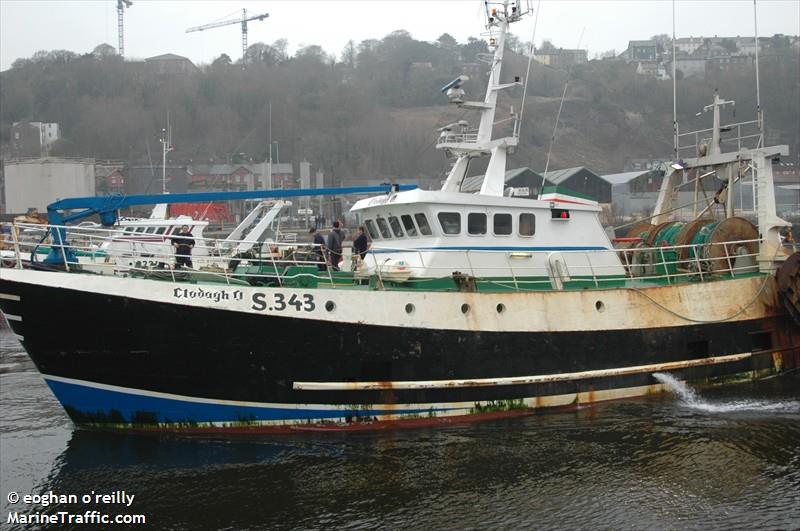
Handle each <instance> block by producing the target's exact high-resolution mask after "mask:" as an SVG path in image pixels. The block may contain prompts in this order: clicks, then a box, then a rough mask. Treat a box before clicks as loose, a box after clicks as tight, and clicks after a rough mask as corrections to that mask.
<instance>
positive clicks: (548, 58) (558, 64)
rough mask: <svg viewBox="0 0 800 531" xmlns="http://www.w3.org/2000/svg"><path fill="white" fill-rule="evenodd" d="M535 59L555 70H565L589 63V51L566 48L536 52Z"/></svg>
mask: <svg viewBox="0 0 800 531" xmlns="http://www.w3.org/2000/svg"><path fill="white" fill-rule="evenodd" d="M533 59H534V60H535V61H536V62H538V63H541V64H543V65H548V66H552V67H553V68H564V67H570V66H572V65H582V64H585V63H588V62H589V56H588V52H587V50H568V49H566V48H559V49H557V50H536V53H535V55H534V56H533Z"/></svg>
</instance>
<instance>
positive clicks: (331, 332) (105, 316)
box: [0, 280, 789, 427]
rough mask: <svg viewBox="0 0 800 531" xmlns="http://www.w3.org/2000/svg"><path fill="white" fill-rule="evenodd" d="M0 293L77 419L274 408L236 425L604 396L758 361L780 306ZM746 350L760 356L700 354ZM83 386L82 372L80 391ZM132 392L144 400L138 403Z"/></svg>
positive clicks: (155, 421)
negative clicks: (518, 317)
mask: <svg viewBox="0 0 800 531" xmlns="http://www.w3.org/2000/svg"><path fill="white" fill-rule="evenodd" d="M0 292H2V293H5V294H12V296H16V297H19V300H9V299H8V298H6V299H2V300H0V308H2V310H3V311H4V312H5V313H6V314H10V315H17V316H24V318H23V319H20V320H18V321H15V320H9V324H10V325H11V327H12V329H13V330H14V332H15V333H17V334H18V335H20V336H22V337H23V338H24V339H23V344H24V346H25V349H26V350H27V352H28V353H29V355H30V356H31V358H32V360H33V361H34V363H35V364H36V366H37V367H38V369H39V371H40V372H41V373H42V374H43V375H45V378H46V379H47V381H48V384H49V385H50V386H51V388H52V389H53V391H54V393H55V394H56V396H57V397H58V398H59V400H61V402H62V404H63V405H64V406H65V408H66V409H67V411H68V412H69V413H70V415H71V416H72V418H73V420H75V421H76V422H78V423H90V424H113V425H136V424H141V425H152V426H159V425H165V424H169V423H183V424H184V425H186V426H188V427H196V426H202V425H206V424H208V425H209V426H214V425H222V424H225V425H230V424H231V422H232V421H231V418H229V417H230V412H228V413H225V414H221V413H209V414H208V416H207V418H203V417H204V416H205V415H206V414H205V413H203V412H202V411H201V410H199V409H197V408H194V409H192V408H189V409H188V410H182V409H181V407H179V406H175V404H174V403H172V402H170V403H171V404H172V406H171V407H170V409H169V411H170V412H171V413H170V414H169V415H166V414H162V413H160V412H159V411H158V409H159V408H160V407H162V405H163V403H161V402H157V401H158V400H167V401H173V402H174V401H176V400H177V401H181V400H182V398H181V397H183V398H187V399H188V398H191V399H200V400H202V401H203V402H202V403H203V404H212V405H213V404H216V403H218V402H219V403H222V402H225V404H228V402H227V401H232V402H237V403H238V402H241V403H246V405H247V407H250V406H252V405H253V404H264V405H265V407H267V409H269V407H271V406H267V405H272V406H274V405H279V406H280V407H281V408H283V409H281V410H280V412H279V413H277V414H275V415H273V414H272V413H270V414H266V413H265V414H263V415H262V414H261V413H259V412H258V411H257V410H255V409H254V410H248V409H246V408H245V409H243V410H242V411H244V413H242V412H239V413H236V414H235V415H234V417H233V420H234V421H235V422H240V423H242V424H245V425H246V424H250V425H253V424H258V423H261V422H262V421H264V422H267V423H274V424H285V423H293V422H306V423H307V422H312V423H313V422H316V421H320V420H321V421H324V420H325V419H329V420H331V421H332V422H335V423H341V422H345V423H346V422H350V421H353V420H359V419H361V420H375V419H376V418H377V417H380V416H382V415H397V416H408V417H411V418H419V417H420V416H428V417H437V416H439V415H440V413H442V412H445V411H447V410H451V409H452V414H457V413H458V411H456V410H457V409H458V410H459V411H461V412H464V411H463V407H461V408H460V409H459V408H448V407H445V406H443V407H442V408H439V407H438V406H439V405H447V404H454V403H471V404H474V407H472V408H470V410H469V411H468V412H466V413H487V412H500V411H509V410H512V409H524V406H525V404H523V403H522V402H520V400H521V399H523V398H524V399H532V398H534V399H535V398H537V397H543V398H544V397H554V396H568V395H575V394H578V393H592V394H598V397H599V399H603V398H601V397H603V396H605V395H603V393H604V392H607V391H613V390H622V389H633V388H645V387H647V386H654V385H655V384H657V382H656V381H655V380H654V379H653V377H652V372H649V371H640V372H636V371H633V372H629V373H623V374H607V373H606V372H607V371H609V370H611V369H618V368H625V367H636V366H643V365H659V364H668V363H682V362H687V365H686V367H677V368H676V370H674V371H673V372H675V373H676V374H678V375H681V376H683V377H685V378H687V379H689V380H692V381H697V380H705V379H713V378H718V377H725V376H731V375H740V374H742V373H751V374H752V371H756V372H758V371H764V372H769V371H771V370H772V369H773V358H772V356H771V355H770V351H772V350H775V349H779V348H780V347H781V344H780V343H781V341H782V340H781V338H780V337H779V332H780V331H781V330H783V329H784V327H788V326H789V325H788V321H786V320H785V319H784V318H783V317H764V318H760V319H753V320H747V321H738V322H732V323H731V322H722V323H714V324H703V325H691V326H684V327H664V328H646V329H628V330H610V331H603V332H576V331H571V332H472V331H460V330H432V329H422V328H406V327H388V326H374V325H366V324H350V323H336V322H330V321H321V320H309V319H305V320H302V319H295V318H291V317H282V316H272V315H259V314H248V313H242V312H234V311H228V310H220V309H213V308H202V307H196V306H182V305H177V304H165V303H157V302H151V301H145V300H139V299H134V298H128V297H118V296H108V295H100V294H95V293H87V292H82V291H77V290H70V289H61V288H52V287H42V286H36V285H32V284H26V283H18V282H11V281H7V280H0ZM66 309H69V310H66ZM750 352H756V353H762V354H763V355H759V354H756V355H750V356H747V357H744V358H742V359H738V358H737V359H731V360H730V361H726V362H720V363H710V362H709V363H707V364H706V363H705V360H710V359H712V358H725V357H732V356H734V355H737V354H741V353H750ZM692 362H695V363H692ZM586 372H588V373H589V374H587V375H583V376H576V377H574V378H569V379H558V378H554V379H551V380H552V381H536V382H531V383H522V384H516V385H479V386H478V385H476V386H471V385H454V386H440V387H435V388H393V387H392V385H391V384H390V383H387V384H386V385H385V386H383V387H381V388H379V389H356V390H351V389H344V390H342V389H328V390H325V389H323V390H305V389H297V388H296V385H295V383H296V382H345V383H347V382H352V383H354V385H355V384H357V383H359V382H398V381H405V382H408V381H411V382H415V381H442V380H474V379H491V378H504V377H521V376H540V375H560V374H564V373H586ZM84 384H90V387H91V391H90V390H89V388H88V387H85V386H84ZM140 392H145V393H144V394H145V395H146V396H147V399H148V401H146V402H147V403H144V404H135V405H134V404H133V402H136V401H137V400H136V396H140ZM643 392H644V391H643ZM93 393H99V394H96V396H95V395H94V394H93ZM108 393H117V394H120V393H122V394H127V395H126V396H127V399H126V400H127V402H126V401H122V402H121V403H123V402H124V404H128V405H127V406H125V405H123V406H120V407H116V408H107V407H105V406H104V405H103V404H102V403H101V402H102V401H104V400H106V401H107V400H110V401H111V402H114V401H115V400H117V398H119V397H118V396H117V395H114V398H113V399H111V398H110V397H109V396H107V394H108ZM640 394H641V393H640ZM607 396H608V397H609V398H614V397H619V395H614V394H613V393H607ZM120 400H121V399H120ZM153 401H156V402H153ZM93 402H97V404H96V405H94V406H93V405H92V404H93ZM129 402H131V404H129ZM159 404H161V405H159ZM308 404H315V405H322V406H326V407H331V406H334V407H335V408H336V409H335V411H334V412H333V413H330V412H329V413H320V411H322V410H320V409H319V408H317V409H315V408H313V407H311V408H310V409H308V408H307V409H306V410H303V411H305V412H302V411H301V412H300V413H298V414H293V413H289V412H291V411H293V410H292V406H293V405H308ZM394 405H397V407H398V409H396V410H395V409H394ZM400 405H403V406H400ZM128 406H130V407H128ZM173 406H174V407H173ZM284 406H285V408H284ZM374 406H375V407H377V409H376V408H375V407H374ZM192 407H194V406H192ZM209 407H210V406H209ZM253 407H255V406H253ZM131 408H132V409H131ZM286 408H288V409H286ZM134 411H136V412H139V413H141V414H138V415H137V414H136V413H134ZM328 411H329V410H328ZM248 412H249V413H248ZM215 423H216V424H215Z"/></svg>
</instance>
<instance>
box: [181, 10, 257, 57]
mask: <svg viewBox="0 0 800 531" xmlns="http://www.w3.org/2000/svg"><path fill="white" fill-rule="evenodd" d="M268 16H269V13H264V14H262V15H255V16H252V17H248V16H247V9H242V18H241V19H236V18H234V19H230V20H221V21H219V22H212V23H211V24H205V25H203V26H195V27H193V28H188V29H187V30H186V33H191V32H193V31H203V30H207V29H211V28H218V27H220V26H229V25H231V24H241V25H242V66H244V65H245V63H246V59H245V57H246V56H247V23H248V22H250V21H251V20H264V19H265V18H267V17H268Z"/></svg>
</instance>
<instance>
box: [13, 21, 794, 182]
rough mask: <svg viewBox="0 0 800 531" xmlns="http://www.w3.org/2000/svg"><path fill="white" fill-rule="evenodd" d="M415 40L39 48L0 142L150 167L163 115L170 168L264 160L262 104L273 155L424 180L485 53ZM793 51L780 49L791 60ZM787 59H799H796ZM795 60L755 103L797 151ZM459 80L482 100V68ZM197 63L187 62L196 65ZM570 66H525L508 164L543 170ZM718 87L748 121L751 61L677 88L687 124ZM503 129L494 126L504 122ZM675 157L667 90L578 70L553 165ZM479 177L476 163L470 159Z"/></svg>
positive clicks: (591, 66) (774, 66)
mask: <svg viewBox="0 0 800 531" xmlns="http://www.w3.org/2000/svg"><path fill="white" fill-rule="evenodd" d="M447 37H449V36H447V35H443V36H442V37H440V38H439V40H438V41H437V42H434V43H428V42H422V41H416V40H414V39H412V38H411V37H410V35H408V34H407V33H406V32H403V31H397V32H393V33H392V34H390V35H387V36H386V37H384V38H383V39H381V40H371V41H364V42H362V43H360V44H358V45H356V44H352V45H351V46H349V47H348V48H346V49H345V50H344V51H343V53H342V55H341V57H339V58H333V57H330V56H327V55H326V54H325V53H324V52H323V51H322V50H321V49H320V48H319V47H317V46H307V47H305V48H302V49H301V50H299V51H298V53H297V54H296V55H295V56H293V57H289V56H287V55H286V52H285V50H286V43H285V41H279V42H276V43H273V44H272V45H266V44H263V43H257V44H254V45H253V46H251V47H250V51H248V56H249V59H250V61H251V64H249V65H248V68H247V69H246V70H243V69H242V68H241V66H240V65H237V64H233V63H232V62H231V61H230V59H229V58H227V56H222V57H220V58H218V59H217V60H216V61H214V63H213V64H211V65H205V66H201V67H199V68H197V69H194V70H192V71H190V72H182V73H175V74H170V73H164V72H154V71H152V70H151V69H148V63H147V62H144V63H143V62H136V61H126V62H124V63H123V62H122V61H121V60H120V59H119V57H117V56H115V55H112V54H109V53H108V50H107V48H103V47H102V46H98V49H102V50H103V53H94V54H87V55H85V56H77V55H75V54H73V53H71V52H68V51H63V50H60V51H52V52H39V53H37V54H36V55H35V56H34V57H32V58H30V59H27V60H18V61H17V62H15V63H14V66H13V67H12V68H11V69H10V70H7V71H5V72H2V73H0V148H2V153H3V156H4V157H6V158H8V157H13V156H18V155H22V154H24V153H21V152H20V151H19V149H20V148H19V146H18V145H15V144H14V143H13V142H12V138H11V134H10V129H11V124H12V123H13V122H18V121H22V120H29V121H41V122H57V123H59V124H60V127H61V131H62V137H63V140H61V141H60V142H59V143H57V144H56V145H55V146H54V148H53V150H52V154H54V155H62V156H82V157H95V158H101V159H115V160H121V161H125V162H130V163H147V162H148V161H150V160H152V159H153V158H156V159H157V154H158V152H159V150H160V147H159V143H158V139H159V137H160V131H161V129H162V127H164V126H165V123H166V115H167V112H169V114H170V120H171V123H172V125H173V143H174V144H175V145H176V148H177V149H176V151H174V152H172V153H171V154H170V158H171V160H173V161H175V162H181V161H183V162H188V161H196V162H197V161H217V162H225V161H244V160H254V161H260V160H264V159H265V158H266V157H267V156H268V149H269V148H268V137H269V132H268V123H269V121H268V109H269V107H270V105H269V104H270V103H271V108H272V139H273V140H274V141H275V142H274V144H275V145H274V146H273V157H274V158H279V159H280V160H281V161H295V162H296V161H299V160H301V159H303V158H305V159H307V160H309V161H311V162H312V163H313V164H314V165H315V166H316V167H318V168H322V169H323V170H324V171H325V173H326V175H328V176H330V178H332V179H333V182H334V183H336V182H341V180H343V179H365V178H375V177H387V178H395V177H397V178H430V179H436V178H438V177H440V176H441V174H442V172H443V171H445V169H446V166H447V163H446V160H445V158H444V155H443V154H441V153H439V152H438V151H436V150H435V149H433V143H434V142H435V139H436V136H437V133H436V131H435V128H436V127H439V126H441V125H444V124H446V123H449V122H452V121H454V120H456V119H459V118H461V117H463V118H466V119H469V118H470V116H469V115H468V114H464V113H463V112H462V111H459V110H458V109H456V108H453V107H448V106H447V103H446V98H445V97H444V96H443V95H442V94H440V93H439V88H440V87H441V86H442V85H443V84H444V83H446V82H447V81H449V80H450V79H452V78H454V77H455V76H457V75H459V74H460V73H462V68H463V67H464V65H465V64H467V65H475V64H476V54H477V53H482V52H486V51H488V50H487V48H486V44H485V43H484V42H483V41H480V40H477V39H470V40H469V41H468V42H467V43H463V44H459V43H456V42H455V41H454V40H452V38H449V39H448V38H447ZM510 53H511V54H512V57H511V60H510V61H509V65H508V66H506V67H505V69H504V72H503V77H504V78H505V79H508V80H510V79H512V78H513V76H514V75H524V73H525V68H526V64H527V58H526V57H523V56H521V55H516V54H514V53H513V52H510ZM787 54H788V55H787ZM792 54H793V55H792ZM796 55H797V53H796V52H795V51H791V50H789V51H785V52H783V55H780V54H772V56H770V55H769V54H766V57H765V58H764V60H763V61H762V64H761V80H762V86H761V91H762V101H763V107H764V112H765V117H766V124H767V131H768V133H769V136H768V139H769V141H770V142H781V143H786V144H789V145H790V147H791V149H792V150H793V151H794V152H796V150H797V147H798V146H799V145H800V131H799V130H798V129H799V126H798V124H800V73H799V72H798V70H799V69H798V63H799V62H800V61H798V58H797V57H795V56H796ZM479 65H480V66H473V67H472V68H473V69H474V68H478V69H479V70H481V69H482V70H483V71H479V72H477V73H474V72H473V73H471V77H472V78H473V79H472V80H470V81H469V82H467V83H466V84H465V88H466V90H467V94H468V96H469V97H471V98H478V99H480V98H482V97H483V89H484V87H483V79H485V76H483V75H482V74H483V72H485V66H484V65H482V64H479ZM193 68H194V67H193ZM566 78H567V72H566V71H565V70H557V69H553V68H551V67H548V66H544V65H539V64H536V63H535V64H534V67H533V69H532V71H531V79H530V83H529V87H528V97H527V102H526V105H525V109H524V124H523V127H522V138H521V142H520V148H519V150H518V151H517V153H515V154H514V155H513V156H512V157H511V161H510V163H509V165H510V166H512V167H513V166H522V165H525V166H530V167H532V168H535V169H539V170H541V169H543V168H544V165H545V159H546V157H547V151H548V146H549V143H550V137H551V134H552V131H553V124H554V120H555V116H556V114H557V111H558V106H559V102H560V99H561V94H562V91H563V88H564V82H565V80H566ZM715 88H719V89H720V93H721V95H722V96H723V97H725V98H726V99H735V100H736V107H737V110H738V114H737V116H736V117H735V118H733V117H731V116H730V115H728V116H726V117H725V118H724V119H725V120H726V121H743V120H752V119H754V117H755V82H754V72H753V69H752V68H749V69H743V70H739V71H737V72H735V73H731V72H718V73H716V74H715V73H710V74H709V75H708V76H707V78H706V79H704V80H701V79H695V78H691V79H688V80H681V81H679V83H678V93H679V94H678V109H679V121H680V123H681V128H682V130H689V129H696V128H705V127H709V126H710V116H709V115H703V116H701V117H695V113H697V112H698V111H699V110H701V109H702V107H703V105H706V104H707V103H708V102H710V100H711V98H712V95H713V91H714V89H715ZM521 96H522V89H521V88H516V89H514V90H513V91H509V92H507V93H506V94H504V95H503V96H502V97H501V106H502V107H503V108H504V109H505V112H504V111H503V110H501V111H500V112H499V113H498V120H501V119H502V118H505V117H507V116H508V109H509V108H510V107H511V106H513V107H514V108H515V109H517V110H518V109H519V108H520V101H521ZM510 126H511V122H510V121H506V122H505V123H504V124H502V125H498V126H497V127H498V130H499V128H501V127H510ZM671 149H672V84H671V82H670V81H656V80H655V79H647V78H645V77H642V76H639V75H637V74H636V72H635V66H634V65H628V64H625V63H624V62H623V61H619V60H595V61H590V62H589V63H587V64H584V65H579V66H577V67H576V68H575V69H574V70H573V71H572V72H571V79H570V82H569V87H568V91H567V97H566V100H565V103H564V108H563V111H562V115H561V120H560V124H559V129H558V133H557V135H556V140H555V143H554V146H553V150H552V156H551V160H550V168H551V169H556V168H562V167H569V166H577V165H586V166H590V167H592V168H594V169H595V170H597V171H600V172H614V171H620V170H621V168H622V167H623V165H624V164H625V161H626V159H627V158H644V157H665V156H669V155H670V153H671ZM475 170H476V171H479V170H480V168H479V167H478V166H476V168H475Z"/></svg>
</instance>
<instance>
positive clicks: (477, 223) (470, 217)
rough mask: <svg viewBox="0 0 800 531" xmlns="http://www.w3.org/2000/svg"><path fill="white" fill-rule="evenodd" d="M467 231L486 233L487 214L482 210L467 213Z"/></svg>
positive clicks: (474, 233)
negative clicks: (481, 211)
mask: <svg viewBox="0 0 800 531" xmlns="http://www.w3.org/2000/svg"><path fill="white" fill-rule="evenodd" d="M467 232H468V233H469V234H473V235H481V234H486V214H483V213H480V212H470V213H469V214H467Z"/></svg>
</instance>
